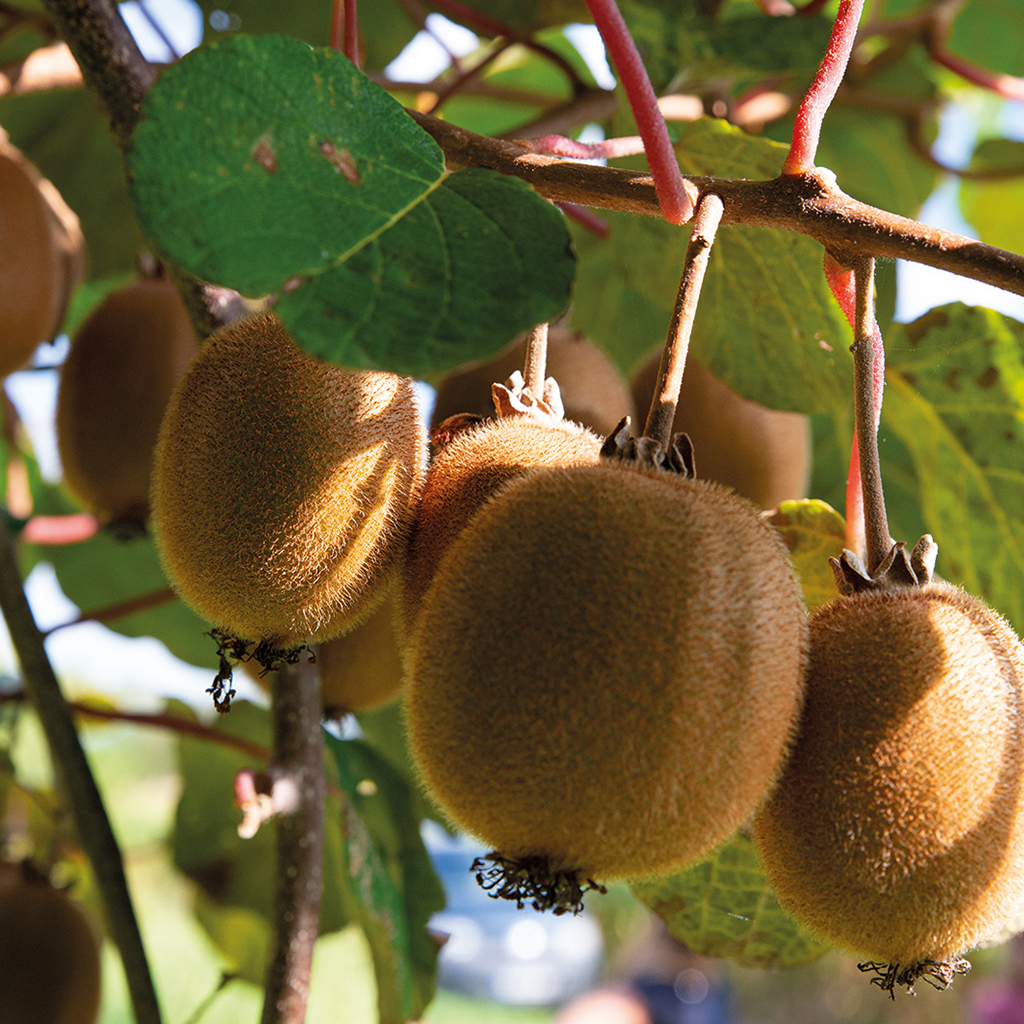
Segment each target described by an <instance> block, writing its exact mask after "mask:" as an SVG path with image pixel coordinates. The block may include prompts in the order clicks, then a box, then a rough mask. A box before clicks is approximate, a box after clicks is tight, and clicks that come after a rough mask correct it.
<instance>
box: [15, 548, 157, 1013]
mask: <svg viewBox="0 0 1024 1024" xmlns="http://www.w3.org/2000/svg"><path fill="white" fill-rule="evenodd" d="M0 610H2V611H3V616H4V619H5V620H6V622H7V629H8V630H9V632H10V634H11V640H12V641H13V643H14V649H15V651H16V653H17V655H18V661H19V662H20V663H21V671H22V676H23V681H24V686H25V692H26V693H27V694H28V698H29V700H30V701H31V703H32V706H33V708H34V709H35V712H36V714H37V715H38V717H39V722H40V724H41V725H42V728H43V733H44V734H45V736H46V742H47V745H48V746H49V748H50V753H51V755H52V757H53V763H54V766H55V768H56V771H57V776H58V779H59V780H60V784H61V789H62V790H63V792H64V794H65V797H66V800H67V806H68V810H69V812H70V813H71V816H72V819H73V820H74V822H75V827H76V828H77V830H78V835H79V838H80V840H81V843H82V848H83V850H84V851H85V854H86V856H87V857H88V858H89V862H90V864H91V865H92V869H93V872H94V873H95V875H96V884H97V886H98V888H99V891H100V895H101V897H102V899H103V906H104V910H105V911H106V917H107V923H108V925H109V928H110V934H111V936H112V938H113V940H114V942H115V944H116V945H117V948H118V950H119V951H120V953H121V959H122V961H123V963H124V970H125V975H126V976H127V979H128V991H129V994H130V997H131V1002H132V1008H133V1009H134V1011H135V1020H136V1024H160V1005H159V1003H158V1002H157V998H156V990H155V988H154V987H153V978H152V975H151V974H150V971H149V964H148V962H147V960H146V951H145V948H144V947H143V945H142V937H141V936H140V934H139V926H138V922H137V921H136V919H135V911H134V908H133V907H132V901H131V895H130V894H129V891H128V882H127V880H126V879H125V875H124V864H123V862H122V859H121V850H120V848H119V847H118V845H117V840H116V839H115V838H114V833H113V831H112V829H111V826H110V819H109V818H108V817H107V812H106V809H105V808H104V806H103V798H102V797H101V796H100V792H99V790H98V789H97V787H96V780H95V779H94V778H93V775H92V771H91V770H90V768H89V762H88V760H87V759H86V756H85V752H84V751H83V750H82V746H81V743H79V740H78V733H77V732H76V731H75V722H74V719H73V717H72V715H71V710H70V708H69V707H68V705H67V702H66V701H65V700H64V695H63V693H62V692H61V689H60V684H59V683H58V682H57V677H56V675H55V674H54V671H53V666H52V665H51V664H50V659H49V658H48V657H47V655H46V649H45V648H44V646H43V638H42V635H41V634H40V632H39V630H38V628H37V627H36V623H35V619H34V618H33V616H32V610H31V608H30V607H29V604H28V600H27V599H26V597H25V591H24V589H23V587H22V582H21V574H20V573H19V571H18V564H17V560H16V554H15V548H14V544H13V542H12V540H11V538H10V535H9V534H8V533H7V531H6V530H2V531H0Z"/></svg>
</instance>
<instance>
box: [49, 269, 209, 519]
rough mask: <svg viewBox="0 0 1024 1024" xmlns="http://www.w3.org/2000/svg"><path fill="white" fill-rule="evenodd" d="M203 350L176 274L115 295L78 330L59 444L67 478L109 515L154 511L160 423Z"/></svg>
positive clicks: (60, 404)
mask: <svg viewBox="0 0 1024 1024" xmlns="http://www.w3.org/2000/svg"><path fill="white" fill-rule="evenodd" d="M198 354H199V345H198V344H197V342H196V336H195V334H194V333H193V331H192V324H191V322H190V321H189V317H188V313H187V312H186V310H185V305H184V303H183V302H182V301H181V297H180V296H179V295H178V291H177V289H176V288H175V287H174V285H172V284H171V283H170V281H166V280H155V281H136V282H135V283H133V284H130V285H128V286H127V287H125V288H121V289H119V290H118V291H116V292H113V293H111V294H110V295H109V296H107V298H106V299H105V300H104V301H103V302H102V303H101V304H100V305H99V306H98V307H97V308H96V310H95V311H94V312H93V313H92V315H91V316H90V317H89V318H88V319H87V320H86V321H85V322H84V323H83V324H82V326H81V327H80V328H79V329H78V331H77V332H76V334H75V337H74V340H73V341H72V343H71V349H70V351H69V352H68V356H67V359H66V360H65V361H64V366H63V368H62V369H61V376H60V390H59V392H58V395H57V445H58V448H59V450H60V458H61V463H62V465H63V467H64V480H65V483H66V484H67V485H68V487H69V488H70V489H71V491H72V492H73V493H74V494H75V496H76V497H77V498H78V499H79V500H80V501H81V502H82V503H83V504H84V505H85V506H86V507H87V508H88V509H89V510H90V511H91V512H93V513H94V514H95V515H96V516H97V517H98V518H100V519H101V520H105V521H106V520H132V521H137V522H145V520H146V519H147V518H148V517H149V490H150V483H151V477H152V466H153V448H154V447H155V445H156V440H157V436H158V435H159V433H160V423H161V421H162V420H163V416H164V410H165V409H166V408H167V403H168V401H170V397H171V392H172V391H173V390H174V386H175V385H176V384H177V383H178V381H179V380H180V379H181V378H182V376H184V374H185V371H186V370H187V369H188V367H189V364H190V363H191V362H192V360H193V359H195V357H196V356H197V355H198Z"/></svg>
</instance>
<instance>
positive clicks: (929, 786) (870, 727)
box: [754, 582, 1024, 990]
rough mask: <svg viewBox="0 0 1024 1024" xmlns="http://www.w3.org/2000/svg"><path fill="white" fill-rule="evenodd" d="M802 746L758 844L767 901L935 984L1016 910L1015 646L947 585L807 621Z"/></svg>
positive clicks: (1023, 683)
mask: <svg viewBox="0 0 1024 1024" xmlns="http://www.w3.org/2000/svg"><path fill="white" fill-rule="evenodd" d="M810 630H811V633H810V635H811V646H810V660H809V666H808V673H807V697H806V705H805V709H804V714H803V719H802V724H801V728H800V736H799V738H798V740H797V743H796V745H795V747H794V750H793V755H792V757H791V759H790V762H789V765H788V767H787V769H786V771H785V773H784V775H783V777H782V779H781V780H780V783H779V786H778V787H777V789H776V790H775V793H774V795H773V796H772V798H771V799H770V800H769V801H768V802H767V803H766V804H765V806H764V807H763V808H762V809H761V811H760V812H759V814H758V815H757V817H756V818H755V821H754V838H755V841H756V843H757V846H758V849H759V850H760V854H761V857H762V859H763V862H764V866H765V870H766V872H767V875H768V878H769V881H770V882H771V884H772V887H773V888H774V889H775V891H776V893H777V895H778V898H779V900H780V902H781V903H782V904H783V905H784V906H785V907H786V908H787V909H788V910H789V911H790V912H791V913H792V914H793V916H794V917H796V918H797V919H798V920H800V921H802V922H803V923H804V924H805V925H806V926H807V927H809V928H811V929H812V930H813V931H815V932H817V933H818V934H819V935H821V936H822V937H824V938H825V939H827V940H828V941H830V942H832V943H834V944H836V945H838V946H841V947H843V948H845V949H848V950H851V951H853V952H855V953H859V954H861V955H864V956H867V957H870V958H871V960H872V961H873V962H872V963H870V964H868V965H865V966H867V967H871V968H879V969H880V970H881V977H880V978H879V979H878V980H879V982H880V983H881V984H882V985H883V987H885V988H888V989H890V990H891V989H892V986H893V984H905V985H908V986H909V985H912V984H913V982H914V980H915V979H916V978H917V977H919V976H924V977H926V978H927V979H930V980H933V981H935V982H937V983H939V984H943V983H945V982H948V981H949V980H950V978H951V976H952V972H954V971H956V970H958V968H959V957H960V954H962V953H964V952H966V951H967V950H969V949H971V948H973V947H975V946H977V945H978V944H979V943H980V942H982V941H984V940H985V939H987V938H989V937H990V936H992V935H994V934H995V933H997V932H998V931H999V930H1000V928H1001V927H1002V925H1003V924H1004V923H1005V922H1006V920H1007V919H1008V918H1009V917H1011V916H1012V915H1013V914H1014V913H1015V912H1019V911H1020V910H1021V909H1022V908H1024V648H1022V646H1021V643H1020V641H1019V640H1018V639H1017V637H1016V635H1015V634H1014V632H1013V630H1012V629H1011V628H1010V626H1009V625H1008V624H1007V623H1006V622H1005V620H1003V619H1002V618H1001V617H1000V616H999V615H997V614H996V613H995V612H994V611H993V610H992V609H991V608H989V607H987V606H986V605H985V604H984V603H982V602H981V601H979V600H977V599H976V598H974V597H972V596H970V595H968V594H966V593H964V592H963V591H962V590H960V589H958V588H956V587H953V586H950V585H949V584H946V583H939V582H932V583H928V584H925V585H924V586H921V587H899V588H896V589H894V590H865V591H862V592H860V593H857V594H854V595H852V596H848V597H841V598H837V599H835V600H833V601H832V602H830V603H829V604H827V605H825V606H823V607H822V608H821V609H820V610H819V611H818V612H816V613H815V615H814V616H813V617H812V619H811V625H810Z"/></svg>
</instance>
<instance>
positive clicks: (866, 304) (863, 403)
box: [850, 257, 893, 575]
mask: <svg viewBox="0 0 1024 1024" xmlns="http://www.w3.org/2000/svg"><path fill="white" fill-rule="evenodd" d="M853 278H854V283H855V287H856V310H855V314H854V341H853V345H852V347H851V349H850V351H851V352H852V353H853V389H854V429H855V433H856V440H857V456H858V461H859V463H860V480H861V496H862V500H863V503H864V535H865V542H866V545H867V567H868V572H869V573H870V574H872V575H874V573H875V571H876V570H877V569H878V567H879V566H880V565H881V564H882V562H883V561H884V560H885V558H886V556H887V555H888V554H889V551H890V549H891V548H892V544H893V541H892V537H890V536H889V523H888V520H887V518H886V514H885V495H884V494H883V493H882V472H881V468H880V466H879V460H878V420H879V413H880V411H881V404H880V401H878V400H876V390H877V388H876V377H880V376H881V371H882V367H880V366H876V363H877V362H878V361H879V359H880V358H884V356H882V354H881V352H876V351H875V347H876V346H875V343H876V335H878V324H877V322H876V321H875V300H874V291H873V289H874V283H875V261H874V259H872V258H871V257H867V258H865V259H860V260H858V261H857V262H856V263H855V264H854V268H853ZM878 348H879V349H881V345H880V344H879V345H878ZM880 397H881V396H880V395H878V398H879V399H880Z"/></svg>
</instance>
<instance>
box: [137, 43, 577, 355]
mask: <svg viewBox="0 0 1024 1024" xmlns="http://www.w3.org/2000/svg"><path fill="white" fill-rule="evenodd" d="M143 116H144V118H143V121H142V123H141V124H140V126H139V128H138V130H137V132H136V135H135V138H134V140H133V148H132V153H131V156H130V159H129V166H130V168H131V172H132V175H133V192H134V195H135V198H136V201H137V204H138V207H139V211H140V217H141V219H142V222H143V224H144V226H145V228H146V230H147V231H148V232H149V233H150V234H151V235H152V236H153V237H154V238H155V239H157V240H158V242H159V244H160V246H161V248H162V250H163V251H164V252H165V254H166V255H167V256H168V257H169V258H170V259H172V260H173V261H175V262H176V263H178V264H180V265H181V266H182V267H184V268H185V269H187V270H188V271H190V272H191V273H193V274H195V275H196V276H198V277H201V278H203V279H206V280H212V281H215V282H217V283H218V284H223V285H227V286H229V287H233V288H237V289H238V290H239V291H241V292H243V293H246V294H260V293H265V292H270V291H274V290H281V291H282V292H283V293H284V294H283V296H282V298H281V300H280V302H279V303H278V305H277V307H276V308H277V312H278V313H279V314H280V316H281V317H282V319H283V320H284V322H285V324H286V326H288V328H289V329H290V330H291V331H292V333H293V334H294V335H295V337H296V340H297V341H298V342H299V343H300V344H301V345H303V346H304V347H305V348H307V349H308V350H309V351H311V352H314V353H316V354H318V355H321V356H323V357H324V358H327V359H330V360H332V361H335V362H338V363H342V364H346V365H353V366H366V367H369V366H376V367H380V368H384V369H390V370H394V371H397V372H402V373H423V372H425V371H427V370H429V369H444V368H447V367H450V366H453V365H457V364H460V363H463V362H466V361H467V360H469V359H473V358H478V357H486V356H489V355H491V354H493V353H494V352H496V351H497V350H498V349H500V348H501V346H502V345H503V344H504V343H505V342H506V341H508V340H510V339H511V338H512V337H513V336H514V335H515V334H516V333H517V332H519V331H521V330H524V329H526V328H528V327H530V326H532V325H533V324H534V323H536V322H538V321H541V320H545V319H548V318H549V317H551V316H553V315H554V314H556V313H558V312H559V311H560V310H561V309H563V308H564V307H565V305H566V304H567V302H568V299H569V287H570V284H571V281H572V276H573V271H574V269H575V264H574V260H573V257H572V254H571V252H570V249H569V236H568V232H567V231H566V229H565V226H564V223H563V221H562V218H561V216H560V214H559V213H558V212H557V211H556V210H555V209H554V208H553V207H551V206H550V205H549V204H548V203H545V202H544V201H543V200H541V199H540V198H539V197H538V196H536V195H535V194H534V193H533V192H532V191H531V190H530V189H529V188H528V187H527V186H525V185H524V184H523V183H522V182H520V181H518V180H512V179H505V178H502V177H501V176H499V175H496V174H493V173H491V172H487V171H482V170H476V169H473V170H466V171H462V172H460V173H458V174H454V175H451V176H448V177H446V176H445V174H444V162H443V158H442V155H441V151H440V149H439V148H438V147H437V145H436V144H435V143H434V141H433V140H432V139H431V138H430V136H429V135H427V134H426V132H424V131H423V130H422V129H420V128H419V126H418V125H416V124H415V122H413V121H412V119H411V118H409V116H408V115H407V114H406V113H405V111H404V110H403V109H402V108H401V107H400V106H399V105H398V103H396V102H395V101H394V100H393V99H392V98H391V97H390V96H388V95H387V93H386V92H384V91H383V90H382V89H380V88H378V87H377V86H375V85H374V84H373V83H372V82H370V81H369V80H368V79H367V78H366V77H365V76H364V75H362V74H361V73H360V72H358V71H357V70H356V69H355V68H354V67H353V65H352V64H351V63H350V62H349V61H348V60H346V59H345V58H344V57H343V56H341V55H340V54H338V53H336V52H335V51H333V50H313V49H311V48H310V47H308V46H307V45H305V44H304V43H300V42H298V41H297V40H293V39H285V38H282V37H277V36H268V37H261V38H252V37H245V36H239V37H233V38H231V39H228V40H225V41H224V42H222V43H219V44H217V45H215V46H210V47H204V48H202V49H200V50H197V51H194V52H193V53H191V54H189V55H188V56H187V57H185V58H184V59H183V60H182V61H181V62H180V63H179V64H177V65H175V66H173V67H172V68H170V69H168V70H167V71H166V72H165V73H164V74H163V75H162V76H161V78H160V79H159V80H158V81H157V83H156V85H155V86H154V87H153V89H152V90H151V92H150V94H149V96H148V97H147V100H146V103H145V104H144V107H143ZM170 154H173V156H170Z"/></svg>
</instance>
